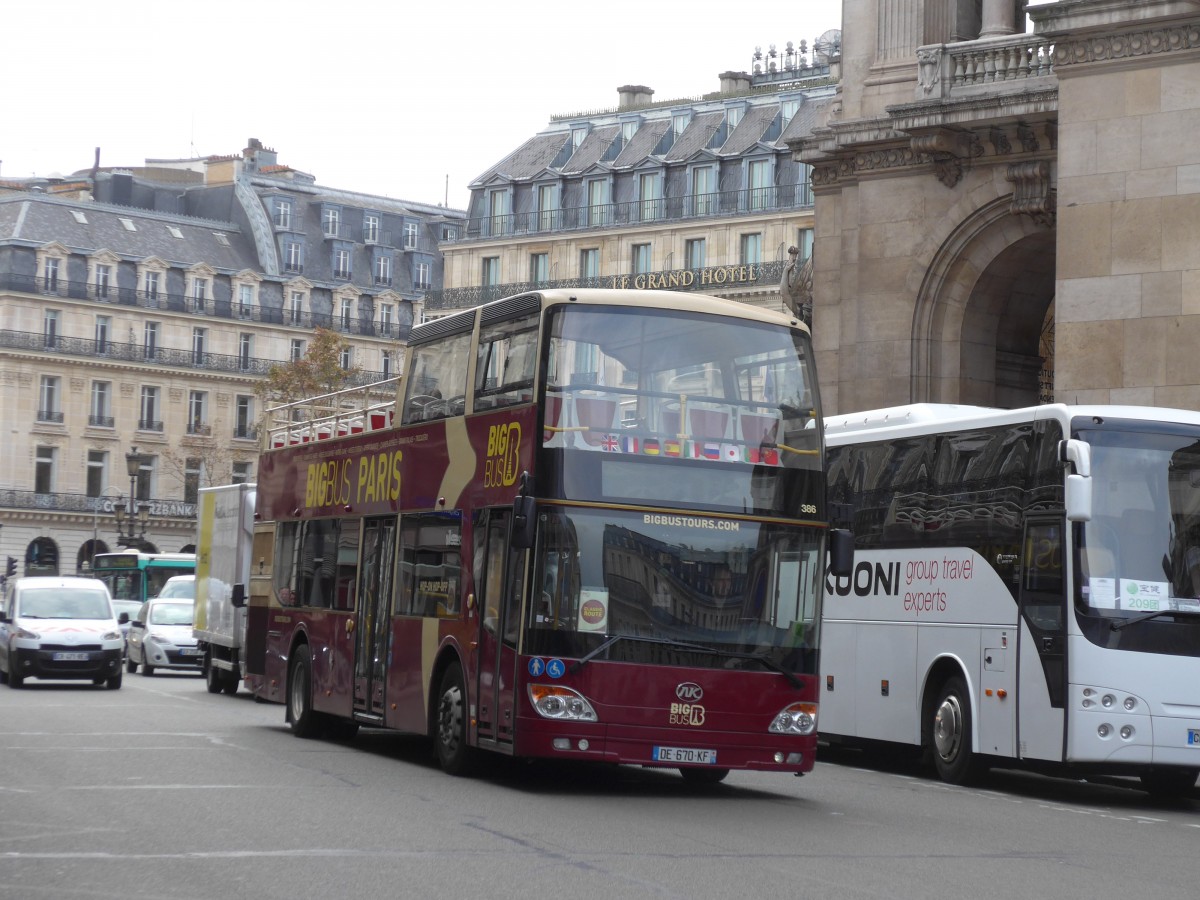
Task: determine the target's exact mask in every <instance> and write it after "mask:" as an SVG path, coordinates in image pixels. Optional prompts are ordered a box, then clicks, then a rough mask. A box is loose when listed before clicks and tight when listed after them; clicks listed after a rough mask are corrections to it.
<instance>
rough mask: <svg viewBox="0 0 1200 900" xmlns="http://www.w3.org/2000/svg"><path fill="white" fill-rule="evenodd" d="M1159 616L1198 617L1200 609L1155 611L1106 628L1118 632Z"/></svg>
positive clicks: (1113, 623)
mask: <svg viewBox="0 0 1200 900" xmlns="http://www.w3.org/2000/svg"><path fill="white" fill-rule="evenodd" d="M1159 616H1197V617H1200V609H1156V610H1155V611H1154V612H1148V613H1142V615H1140V616H1134V617H1133V618H1132V619H1124V620H1122V621H1120V622H1112V623H1111V624H1110V625H1109V626H1108V627H1109V628H1111V629H1112V630H1113V631H1120V630H1121V629H1122V628H1126V627H1128V626H1130V625H1136V624H1137V623H1138V622H1147V621H1149V620H1150V619H1157V618H1158V617H1159Z"/></svg>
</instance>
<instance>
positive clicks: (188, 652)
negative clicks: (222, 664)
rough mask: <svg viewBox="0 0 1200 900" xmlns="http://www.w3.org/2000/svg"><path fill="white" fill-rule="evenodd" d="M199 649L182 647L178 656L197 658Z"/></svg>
mask: <svg viewBox="0 0 1200 900" xmlns="http://www.w3.org/2000/svg"><path fill="white" fill-rule="evenodd" d="M200 652H201V651H200V649H199V648H198V647H184V648H183V649H182V650H180V651H179V655H180V656H199V655H200Z"/></svg>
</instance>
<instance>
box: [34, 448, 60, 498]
mask: <svg viewBox="0 0 1200 900" xmlns="http://www.w3.org/2000/svg"><path fill="white" fill-rule="evenodd" d="M56 455H57V451H56V450H55V448H53V447H38V448H37V455H36V457H35V462H34V470H33V490H34V493H38V494H52V493H54V468H55V466H54V462H55V456H56Z"/></svg>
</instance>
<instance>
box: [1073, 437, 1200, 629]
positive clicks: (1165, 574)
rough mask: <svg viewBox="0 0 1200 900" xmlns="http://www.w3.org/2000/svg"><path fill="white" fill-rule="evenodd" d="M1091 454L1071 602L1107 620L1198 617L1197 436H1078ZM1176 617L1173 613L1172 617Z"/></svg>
mask: <svg viewBox="0 0 1200 900" xmlns="http://www.w3.org/2000/svg"><path fill="white" fill-rule="evenodd" d="M1079 436H1080V437H1081V438H1083V439H1084V440H1086V441H1087V442H1088V443H1089V444H1090V445H1091V448H1092V453H1091V459H1092V496H1093V501H1092V502H1093V508H1092V520H1091V521H1090V522H1087V523H1084V524H1083V525H1082V526H1081V527H1082V530H1083V541H1082V549H1081V553H1080V570H1081V572H1082V573H1083V577H1082V578H1081V579H1080V580H1079V587H1078V590H1077V596H1076V603H1077V605H1078V606H1079V608H1080V611H1081V613H1084V614H1086V615H1089V616H1096V617H1101V618H1103V619H1106V620H1109V622H1110V624H1112V623H1113V622H1115V621H1122V620H1130V619H1135V618H1138V617H1142V616H1145V614H1147V613H1163V615H1162V616H1158V617H1153V618H1154V620H1155V621H1156V622H1171V621H1173V620H1175V619H1179V620H1180V621H1187V622H1188V623H1189V624H1190V625H1194V624H1195V621H1196V618H1195V617H1196V614H1200V434H1196V433H1195V432H1194V431H1188V432H1186V433H1185V432H1182V431H1180V432H1177V433H1170V432H1147V431H1132V430H1123V429H1122V430H1118V429H1103V430H1101V429H1096V430H1091V431H1082V432H1080V435H1079ZM1176 613H1178V614H1179V615H1176Z"/></svg>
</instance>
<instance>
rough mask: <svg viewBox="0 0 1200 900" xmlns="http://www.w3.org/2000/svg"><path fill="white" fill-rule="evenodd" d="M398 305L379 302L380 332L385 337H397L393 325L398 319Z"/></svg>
mask: <svg viewBox="0 0 1200 900" xmlns="http://www.w3.org/2000/svg"><path fill="white" fill-rule="evenodd" d="M395 316H396V307H394V306H392V304H390V303H380V304H379V333H380V334H382V335H383V336H384V337H395V335H394V334H392V327H393V325H394V323H395V321H396V319H395Z"/></svg>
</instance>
